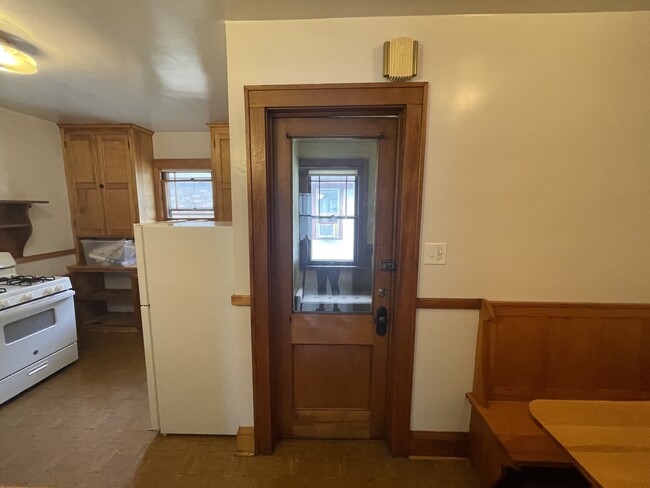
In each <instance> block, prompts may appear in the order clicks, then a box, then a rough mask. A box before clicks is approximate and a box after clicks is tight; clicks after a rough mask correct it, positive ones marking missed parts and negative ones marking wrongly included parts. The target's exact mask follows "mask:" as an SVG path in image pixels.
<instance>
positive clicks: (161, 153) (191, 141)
mask: <svg viewBox="0 0 650 488" xmlns="http://www.w3.org/2000/svg"><path fill="white" fill-rule="evenodd" d="M153 157H154V158H156V159H201V158H208V159H209V158H210V131H209V130H208V128H207V127H206V131H205V132H156V133H155V134H154V135H153Z"/></svg>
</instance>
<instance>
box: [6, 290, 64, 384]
mask: <svg viewBox="0 0 650 488" xmlns="http://www.w3.org/2000/svg"><path fill="white" fill-rule="evenodd" d="M73 296H74V291H73V290H67V291H64V292H61V293H57V294H56V295H52V296H49V297H47V298H41V299H40V300H35V301H33V302H28V303H25V304H23V305H18V306H17V307H13V308H10V309H7V310H2V311H0V380H1V379H3V378H6V377H7V376H9V375H11V374H13V373H15V372H16V371H18V370H19V369H22V368H24V367H26V366H29V365H30V364H32V363H34V362H36V361H38V360H39V359H41V358H44V357H46V356H49V355H50V354H52V353H54V352H56V351H58V350H60V349H63V348H64V347H66V346H68V345H70V344H72V343H74V342H76V340H77V328H76V324H75V318H74V301H73V298H72V297H73Z"/></svg>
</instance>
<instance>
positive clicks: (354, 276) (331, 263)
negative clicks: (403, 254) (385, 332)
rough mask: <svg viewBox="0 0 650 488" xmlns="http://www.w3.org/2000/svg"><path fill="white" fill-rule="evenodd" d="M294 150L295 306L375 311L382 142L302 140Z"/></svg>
mask: <svg viewBox="0 0 650 488" xmlns="http://www.w3.org/2000/svg"><path fill="white" fill-rule="evenodd" d="M292 151H293V171H292V174H293V185H292V186H293V190H292V191H293V201H294V204H293V216H294V217H293V218H294V225H293V245H294V250H293V256H294V273H293V283H294V304H293V307H294V311H296V312H307V313H314V312H327V313H332V312H335V313H371V310H372V286H373V265H372V263H373V253H374V222H375V216H374V210H375V195H376V188H375V186H376V179H377V141H376V140H374V139H373V140H369V139H345V138H336V139H317V138H304V139H302V138H295V139H293V143H292ZM345 154H354V155H355V156H354V157H345V156H344V155H345Z"/></svg>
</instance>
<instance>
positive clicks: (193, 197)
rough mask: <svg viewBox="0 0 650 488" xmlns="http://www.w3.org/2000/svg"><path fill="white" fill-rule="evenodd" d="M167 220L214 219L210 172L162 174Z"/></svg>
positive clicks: (169, 172) (166, 172)
mask: <svg viewBox="0 0 650 488" xmlns="http://www.w3.org/2000/svg"><path fill="white" fill-rule="evenodd" d="M163 187H164V197H165V202H166V206H167V218H169V219H211V218H214V208H213V199H212V177H211V173H210V172H176V171H165V172H163Z"/></svg>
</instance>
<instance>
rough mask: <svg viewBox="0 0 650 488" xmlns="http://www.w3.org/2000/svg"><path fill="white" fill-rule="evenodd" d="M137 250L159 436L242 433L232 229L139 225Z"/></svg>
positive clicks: (180, 224) (151, 401) (151, 399)
mask: <svg viewBox="0 0 650 488" xmlns="http://www.w3.org/2000/svg"><path fill="white" fill-rule="evenodd" d="M135 244H136V256H137V262H138V265H137V266H138V282H139V288H140V302H141V304H142V306H141V313H142V334H143V338H144V349H145V359H146V365H147V387H148V390H149V406H150V410H151V423H152V427H153V429H154V430H160V432H161V433H163V434H221V435H233V434H236V433H237V428H238V425H239V415H238V404H237V398H238V397H237V371H236V364H237V356H236V351H237V347H236V346H237V344H236V340H237V338H236V330H235V327H234V323H233V318H232V317H233V311H232V305H231V304H230V296H231V293H232V290H233V283H234V269H233V237H232V227H231V226H229V225H222V224H221V223H218V222H175V223H171V222H156V223H150V224H136V226H135Z"/></svg>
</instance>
